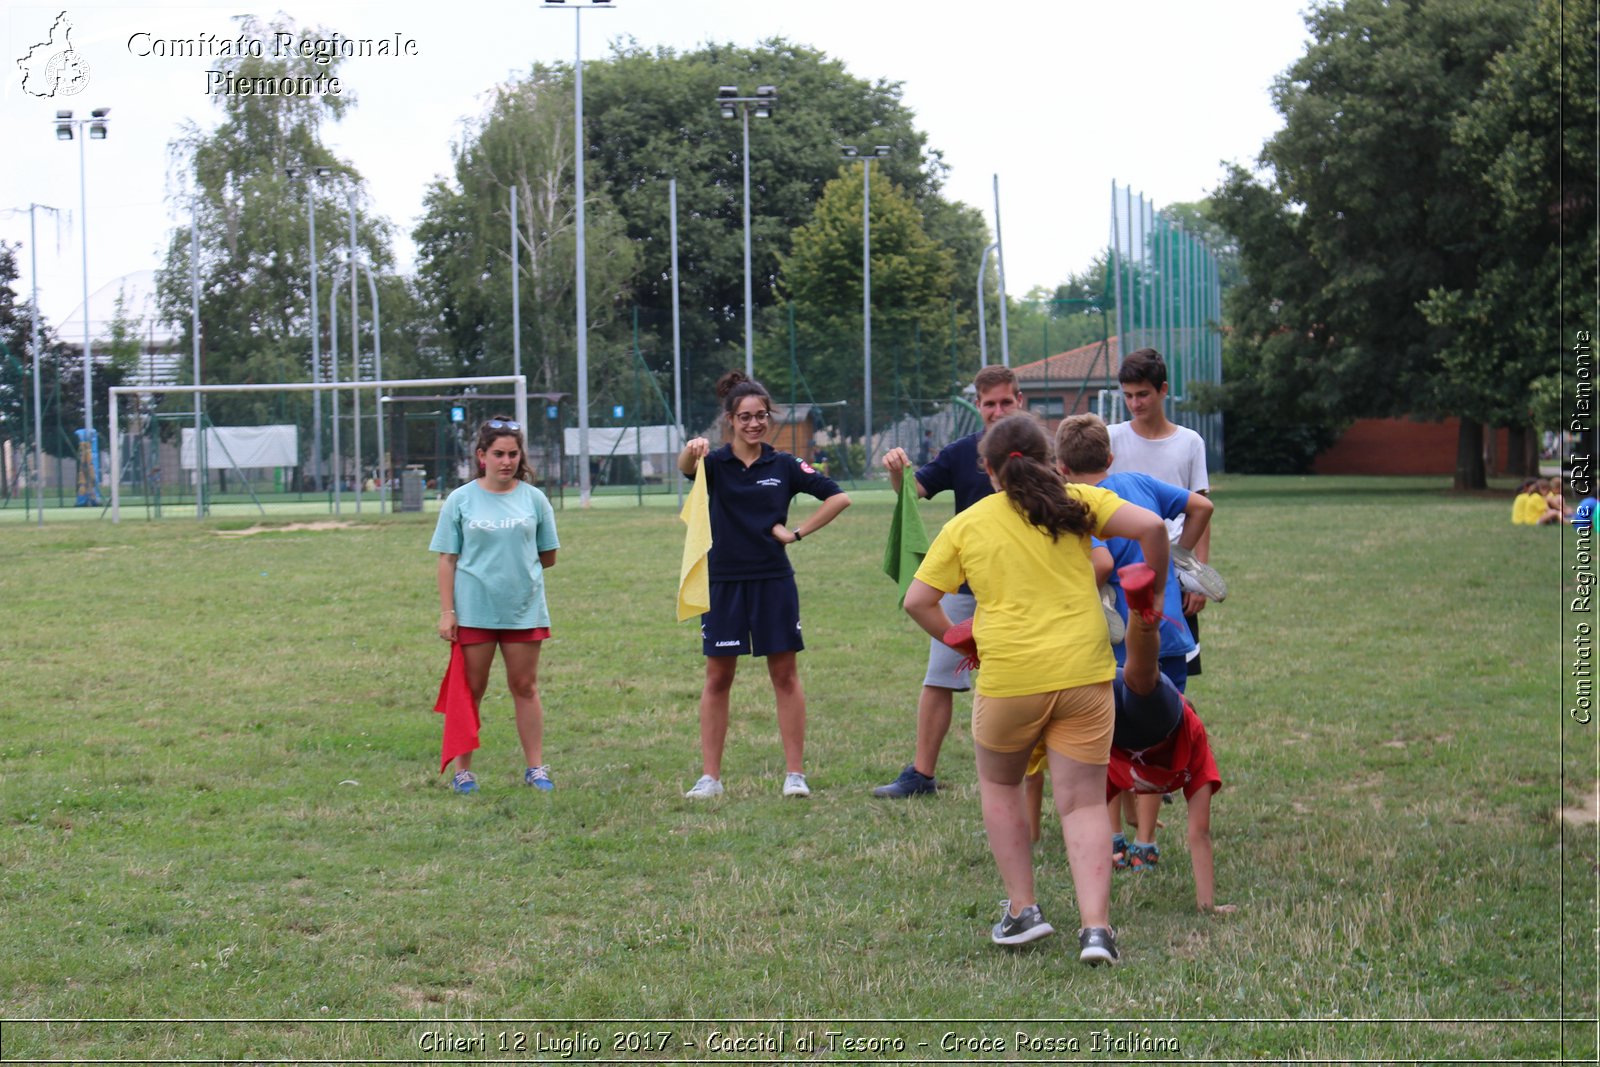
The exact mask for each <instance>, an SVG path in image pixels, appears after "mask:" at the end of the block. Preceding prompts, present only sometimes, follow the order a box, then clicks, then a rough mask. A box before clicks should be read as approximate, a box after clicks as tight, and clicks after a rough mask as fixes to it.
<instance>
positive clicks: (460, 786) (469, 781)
mask: <svg viewBox="0 0 1600 1067" xmlns="http://www.w3.org/2000/svg"><path fill="white" fill-rule="evenodd" d="M450 788H451V789H452V790H454V791H455V792H457V793H476V792H477V791H478V776H477V775H475V774H473V773H472V772H471V771H457V772H456V773H455V777H454V778H451V779H450Z"/></svg>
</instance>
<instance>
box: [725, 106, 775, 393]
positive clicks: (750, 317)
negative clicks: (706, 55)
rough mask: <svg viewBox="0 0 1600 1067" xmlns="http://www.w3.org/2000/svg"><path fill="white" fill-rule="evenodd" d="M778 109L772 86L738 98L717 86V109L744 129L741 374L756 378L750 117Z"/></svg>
mask: <svg viewBox="0 0 1600 1067" xmlns="http://www.w3.org/2000/svg"><path fill="white" fill-rule="evenodd" d="M777 106H778V89H777V87H776V86H773V85H761V86H757V87H756V94H755V95H754V96H740V95H739V87H738V86H737V85H721V86H718V87H717V110H718V111H719V112H720V114H721V115H722V117H723V118H725V119H731V118H734V117H736V116H737V117H740V118H742V119H743V130H744V156H743V163H744V372H745V373H746V374H748V375H750V376H751V377H755V372H756V371H755V366H756V349H755V325H754V324H755V311H754V308H753V307H752V306H751V297H750V114H751V112H752V111H754V112H755V117H756V118H758V119H770V118H771V117H772V112H773V110H774V109H775V108H776V107H777Z"/></svg>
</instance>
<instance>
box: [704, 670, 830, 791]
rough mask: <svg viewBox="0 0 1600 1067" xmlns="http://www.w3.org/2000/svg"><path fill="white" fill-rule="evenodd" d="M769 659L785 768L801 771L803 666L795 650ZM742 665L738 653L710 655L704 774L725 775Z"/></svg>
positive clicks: (804, 697) (705, 694)
mask: <svg viewBox="0 0 1600 1067" xmlns="http://www.w3.org/2000/svg"><path fill="white" fill-rule="evenodd" d="M766 659H767V677H768V678H769V679H770V680H771V681H772V694H773V696H774V697H775V698H776V699H777V704H778V735H779V736H780V737H781V738H782V739H783V762H784V768H785V769H786V770H788V771H790V772H798V771H800V770H801V769H802V767H803V764H804V758H805V744H806V692H805V687H804V686H802V685H801V684H800V669H799V665H798V663H797V662H796V657H795V653H793V652H774V653H772V654H771V655H769V656H767V657H766ZM738 666H739V657H737V656H707V657H706V683H705V688H703V689H702V690H701V691H700V766H701V771H702V773H704V774H709V775H710V776H711V777H713V778H718V779H720V778H721V777H722V750H723V748H724V747H725V746H726V744H727V741H728V700H729V694H730V693H731V692H732V690H733V677H734V674H735V672H736V671H737V670H738Z"/></svg>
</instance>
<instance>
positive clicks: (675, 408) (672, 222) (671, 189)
mask: <svg viewBox="0 0 1600 1067" xmlns="http://www.w3.org/2000/svg"><path fill="white" fill-rule="evenodd" d="M667 223H668V227H669V229H670V230H671V235H672V242H671V243H672V421H673V423H674V424H675V425H676V427H677V430H678V434H677V437H678V439H677V440H676V441H675V442H673V443H674V444H675V445H677V447H678V449H679V450H682V448H683V434H684V427H683V378H682V375H681V373H680V372H679V369H678V357H679V348H680V337H679V333H678V179H676V178H673V179H671V180H670V181H668V182H667ZM672 473H673V481H674V482H675V483H676V484H677V486H678V507H680V508H681V507H683V472H682V471H681V470H679V469H678V465H677V464H676V463H674V464H673V465H672Z"/></svg>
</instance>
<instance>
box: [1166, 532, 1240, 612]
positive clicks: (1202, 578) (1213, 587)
mask: <svg viewBox="0 0 1600 1067" xmlns="http://www.w3.org/2000/svg"><path fill="white" fill-rule="evenodd" d="M1170 555H1171V557H1172V565H1173V567H1175V568H1177V571H1178V585H1180V586H1182V588H1183V591H1184V592H1186V593H1199V594H1200V595H1201V596H1203V597H1205V598H1206V599H1207V600H1216V601H1223V600H1226V599H1228V583H1227V582H1226V581H1224V580H1223V578H1222V575H1220V574H1218V573H1217V572H1216V569H1215V568H1213V567H1211V566H1209V565H1207V564H1204V563H1201V562H1200V561H1199V560H1198V559H1196V558H1195V555H1194V553H1193V552H1192V551H1190V550H1189V549H1187V548H1184V547H1183V546H1182V545H1180V544H1178V543H1177V542H1176V541H1174V542H1173V544H1172V548H1171V550H1170Z"/></svg>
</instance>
